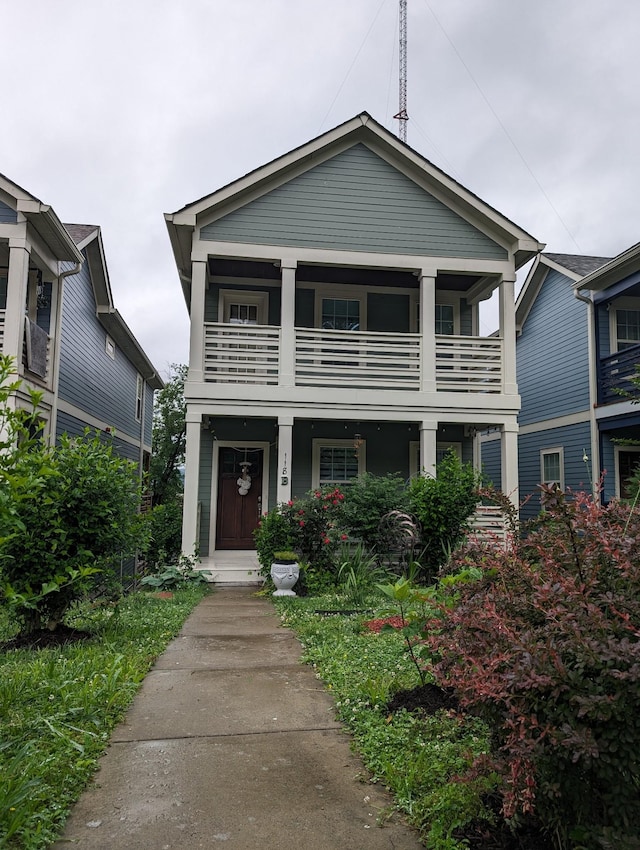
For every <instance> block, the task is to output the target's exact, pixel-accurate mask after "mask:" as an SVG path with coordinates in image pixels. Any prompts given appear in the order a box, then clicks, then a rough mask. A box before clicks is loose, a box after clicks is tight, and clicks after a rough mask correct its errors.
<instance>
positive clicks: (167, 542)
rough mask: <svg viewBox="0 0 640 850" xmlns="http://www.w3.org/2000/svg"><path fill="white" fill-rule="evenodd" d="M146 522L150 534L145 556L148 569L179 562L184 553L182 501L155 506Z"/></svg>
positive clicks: (176, 500)
mask: <svg viewBox="0 0 640 850" xmlns="http://www.w3.org/2000/svg"><path fill="white" fill-rule="evenodd" d="M145 521H146V523H147V530H148V534H149V546H148V548H147V550H146V552H145V556H144V560H145V564H146V566H147V568H148V569H154V568H157V567H159V566H162V565H163V564H172V563H175V562H177V561H178V559H179V558H180V554H181V552H182V500H181V499H173V500H171V501H168V502H163V503H162V504H159V505H154V506H153V508H152V509H151V511H150V512H149V513H148V514H147V515H146V518H145Z"/></svg>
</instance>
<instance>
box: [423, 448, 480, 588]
mask: <svg viewBox="0 0 640 850" xmlns="http://www.w3.org/2000/svg"><path fill="white" fill-rule="evenodd" d="M479 485H480V481H479V478H478V476H477V475H476V473H475V471H474V469H473V467H472V466H471V464H468V463H462V461H460V459H459V458H458V456H457V455H456V454H455V452H453V451H448V452H447V454H446V455H445V456H444V458H443V459H442V460H441V461H440V463H439V464H438V467H437V476H436V478H430V477H427V476H418V477H417V478H413V479H412V480H411V483H410V486H409V503H410V509H411V513H412V514H413V515H414V516H415V517H416V519H417V520H418V521H419V523H420V525H421V527H422V542H421V552H420V554H419V555H418V558H417V560H418V561H419V562H420V565H421V573H422V575H421V576H420V578H421V580H422V581H425V580H429V579H431V578H433V577H434V576H435V573H436V572H437V570H438V568H439V567H441V566H442V565H443V564H444V563H445V562H446V560H447V558H448V557H449V555H450V553H451V551H452V550H453V549H454V547H455V546H456V545H457V544H458V543H459V542H460V541H461V540H462V538H463V537H464V534H465V532H466V531H467V529H468V522H467V521H468V519H469V517H470V516H471V515H472V514H473V512H474V510H475V508H476V505H477V504H478V502H479V501H480V494H479Z"/></svg>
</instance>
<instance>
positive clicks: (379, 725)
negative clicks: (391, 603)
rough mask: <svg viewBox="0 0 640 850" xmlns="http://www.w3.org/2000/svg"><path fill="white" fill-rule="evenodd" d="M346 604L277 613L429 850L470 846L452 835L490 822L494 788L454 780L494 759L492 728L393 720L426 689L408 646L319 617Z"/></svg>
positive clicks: (311, 603)
mask: <svg viewBox="0 0 640 850" xmlns="http://www.w3.org/2000/svg"><path fill="white" fill-rule="evenodd" d="M340 604H341V601H340V599H339V598H338V597H335V596H334V597H323V598H316V599H286V598H282V599H280V600H278V602H277V607H278V610H279V612H280V615H281V618H282V621H283V623H284V624H285V625H287V626H290V627H291V628H292V629H294V631H295V632H296V634H297V635H298V637H299V638H300V640H301V641H302V643H303V646H304V660H305V661H306V662H307V663H309V664H312V665H313V666H314V668H315V669H316V673H317V676H318V678H320V679H322V680H323V682H325V684H326V686H327V688H329V690H331V691H332V692H333V694H334V695H335V699H336V704H337V709H338V716H339V718H340V720H341V721H342V722H344V723H345V725H346V726H347V727H348V728H349V730H350V732H351V733H352V735H353V739H354V746H355V749H356V750H357V751H358V752H359V753H360V755H361V756H362V758H363V760H364V762H365V764H366V766H367V767H368V769H369V770H370V771H371V774H372V776H373V781H375V782H380V783H382V784H384V785H385V786H386V787H388V788H389V790H390V791H391V792H392V794H393V796H394V798H395V803H396V806H397V808H398V809H400V810H401V811H403V812H404V813H406V815H407V816H408V819H409V820H410V822H411V823H413V824H414V825H415V826H416V827H417V828H418V829H419V830H420V832H421V834H422V836H423V838H424V840H425V842H426V844H427V846H428V847H429V848H430V850H456V849H457V848H462V847H465V846H467V845H466V844H463V843H462V842H461V841H457V840H456V839H455V838H454V837H453V832H454V830H456V828H459V827H464V825H465V824H466V823H468V822H469V821H471V820H473V819H474V818H478V817H481V818H482V817H487V818H489V819H491V815H490V813H489V812H487V811H486V810H485V807H484V806H483V804H482V801H481V797H482V795H483V794H485V793H486V792H487V791H490V790H491V782H490V780H487V779H486V778H484V779H478V780H477V782H476V783H473V782H471V783H469V782H467V783H460V782H457V781H456V777H458V776H460V775H461V774H462V773H464V772H465V771H466V770H467V768H468V767H469V766H470V764H471V761H472V759H473V758H474V757H475V756H478V755H480V754H482V753H485V752H488V749H489V736H488V731H487V729H486V727H485V726H484V724H483V723H482V722H481V721H479V720H478V719H476V718H472V717H461V716H459V715H455V714H453V713H449V712H446V711H442V710H441V711H438V712H437V713H436V714H434V715H431V716H424V715H416V714H412V713H408V712H407V711H405V710H401V711H397V712H393V713H390V712H389V710H388V709H387V703H388V701H389V699H390V698H391V696H393V694H395V693H396V692H398V691H401V690H405V689H410V688H413V687H415V686H417V685H419V683H420V680H419V676H418V671H417V669H416V668H415V667H414V665H413V664H412V662H411V661H410V659H409V656H408V654H407V652H406V650H405V645H404V641H403V638H402V636H401V635H400V634H399V633H389V632H383V633H381V634H374V633H372V632H369V631H367V630H366V629H363V627H362V623H363V621H364V620H366V619H367V616H371V615H346V616H344V615H330V616H326V615H318V614H316V613H314V611H315V610H327V609H329V610H331V609H334V608H338V607H340ZM382 604H383V602H382V600H381V599H371V600H369V603H368V605H371V606H373V607H374V608H375V606H376V605H380V606H381V605H382ZM384 816H385V813H381V817H384Z"/></svg>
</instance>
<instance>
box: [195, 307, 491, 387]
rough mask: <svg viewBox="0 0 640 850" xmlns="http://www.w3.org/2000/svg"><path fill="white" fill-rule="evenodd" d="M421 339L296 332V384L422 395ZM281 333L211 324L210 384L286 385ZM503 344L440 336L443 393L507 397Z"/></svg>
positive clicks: (206, 357) (439, 373)
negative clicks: (282, 374)
mask: <svg viewBox="0 0 640 850" xmlns="http://www.w3.org/2000/svg"><path fill="white" fill-rule="evenodd" d="M421 346H422V338H421V336H420V334H408V333H407V334H403V333H374V332H367V331H333V330H322V329H318V328H296V329H295V352H294V353H293V363H294V366H293V370H294V382H295V386H298V387H343V388H347V389H393V390H401V391H415V392H417V391H419V390H420V388H421V378H422V375H421V366H420V363H421ZM280 347H281V341H280V328H278V327H275V326H273V325H229V324H222V323H207V324H205V334H204V378H205V381H210V382H215V383H234V384H274V385H277V384H278V383H279V382H280V369H281V358H280ZM502 359H503V358H502V340H500V339H498V338H496V337H490V338H487V337H471V336H443V335H439V336H436V364H435V366H436V368H435V372H436V388H437V390H439V391H451V390H453V391H457V392H482V393H500V392H502Z"/></svg>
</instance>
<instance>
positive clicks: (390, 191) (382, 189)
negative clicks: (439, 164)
mask: <svg viewBox="0 0 640 850" xmlns="http://www.w3.org/2000/svg"><path fill="white" fill-rule="evenodd" d="M200 236H201V238H202V239H204V240H221V241H228V242H241V243H250V244H261V245H292V246H302V247H309V248H330V249H340V250H347V251H352V250H358V251H373V252H380V253H396V254H426V255H431V256H447V257H478V258H479V257H482V258H485V259H506V257H507V252H506V251H505V249H504V248H503V247H502V246H500V245H498V244H497V243H496V242H494V241H493V240H492V239H490V238H489V237H488V236H486V235H485V234H484V233H481V232H480V231H479V230H477V229H476V228H475V227H473V226H472V225H471V224H469V222H467V221H465V220H464V219H463V218H461V217H460V216H459V215H457V214H456V213H454V212H453V211H452V210H450V209H449V208H448V207H446V206H445V205H444V204H443V203H441V202H440V201H438V200H437V199H436V198H434V197H433V196H431V195H429V193H428V192H426V191H425V190H424V189H422V188H421V187H420V186H418V185H417V184H416V183H414V182H413V181H412V180H410V179H409V178H408V177H406V176H405V175H404V174H402V173H400V172H399V171H397V170H396V169H395V168H394V167H393V166H391V165H389V164H388V163H387V162H385V161H384V160H383V159H381V158H380V157H379V156H377V154H375V153H373V152H372V151H371V150H370V149H369V148H367V147H366V146H365V145H363V144H358V145H355V146H354V147H352V148H350V149H349V150H347V151H344V152H343V153H340V154H338V155H336V156H335V157H333V158H332V159H330V160H328V161H326V162H323V163H321V164H320V165H317V166H315V168H311V169H310V170H309V171H307V172H305V173H304V174H302V175H300V176H299V177H295V178H293V179H292V180H290V181H289V182H288V183H286V184H284V185H283V186H279V187H278V188H276V189H274V190H273V191H271V192H269V193H268V194H266V195H264V196H263V197H262V198H259V199H257V200H255V201H252V202H251V203H248V204H247V205H246V206H244V207H242V208H240V209H238V210H236V211H234V212H232V213H229V215H226V216H224V217H222V218H221V219H219V220H217V221H215V222H213V223H211V224H208V225H206V226H205V227H203V228H202V230H201V233H200Z"/></svg>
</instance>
